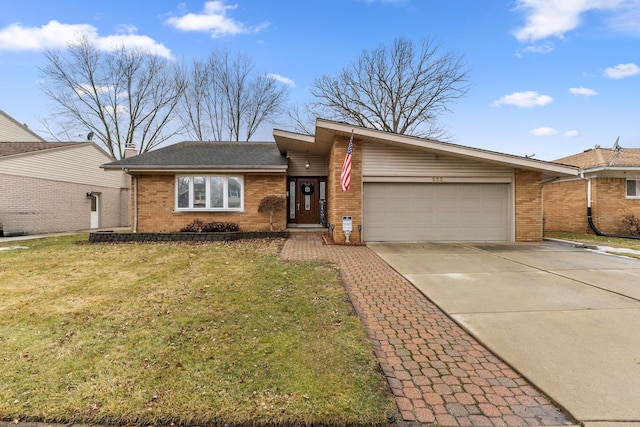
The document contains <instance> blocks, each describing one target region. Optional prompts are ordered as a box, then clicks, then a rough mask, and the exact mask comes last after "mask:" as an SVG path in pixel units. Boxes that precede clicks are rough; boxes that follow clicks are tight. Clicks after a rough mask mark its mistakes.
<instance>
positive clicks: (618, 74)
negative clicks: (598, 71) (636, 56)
mask: <svg viewBox="0 0 640 427" xmlns="http://www.w3.org/2000/svg"><path fill="white" fill-rule="evenodd" d="M636 74H640V67H638V66H637V65H636V64H618V65H616V66H615V67H609V68H607V69H606V70H604V75H605V76H607V77H609V78H612V79H623V78H625V77H631V76H635V75H636Z"/></svg>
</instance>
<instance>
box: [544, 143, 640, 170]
mask: <svg viewBox="0 0 640 427" xmlns="http://www.w3.org/2000/svg"><path fill="white" fill-rule="evenodd" d="M555 162H556V163H562V164H565V165H571V166H577V167H579V168H582V169H591V168H597V167H605V166H609V167H640V148H619V149H617V150H614V149H610V148H600V147H597V148H594V149H590V150H585V151H584V152H582V153H578V154H574V155H572V156H568V157H563V158H562V159H558V160H555Z"/></svg>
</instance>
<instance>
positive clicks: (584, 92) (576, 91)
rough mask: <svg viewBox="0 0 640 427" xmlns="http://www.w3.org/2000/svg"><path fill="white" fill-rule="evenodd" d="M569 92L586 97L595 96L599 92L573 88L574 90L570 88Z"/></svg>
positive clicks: (584, 88)
mask: <svg viewBox="0 0 640 427" xmlns="http://www.w3.org/2000/svg"><path fill="white" fill-rule="evenodd" d="M569 92H571V93H572V94H574V95H584V96H594V95H597V94H598V92H596V91H595V90H593V89H588V88H586V87H572V88H569Z"/></svg>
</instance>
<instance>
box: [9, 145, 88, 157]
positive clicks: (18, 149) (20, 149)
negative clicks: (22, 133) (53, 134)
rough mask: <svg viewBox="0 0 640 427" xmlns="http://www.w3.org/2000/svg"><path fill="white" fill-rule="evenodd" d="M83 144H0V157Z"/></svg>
mask: <svg viewBox="0 0 640 427" xmlns="http://www.w3.org/2000/svg"><path fill="white" fill-rule="evenodd" d="M78 144H84V143H83V142H0V157H4V156H11V155H14V154H22V153H30V152H34V151H41V150H51V149H52V148H61V147H68V146H71V145H78Z"/></svg>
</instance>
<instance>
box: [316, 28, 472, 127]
mask: <svg viewBox="0 0 640 427" xmlns="http://www.w3.org/2000/svg"><path fill="white" fill-rule="evenodd" d="M469 88H470V84H469V80H468V72H467V71H466V67H465V64H464V63H463V61H462V58H461V57H458V56H456V55H454V54H453V53H450V52H445V53H442V54H441V53H440V45H439V44H438V43H437V42H436V41H435V40H434V39H432V38H431V39H424V40H422V41H421V42H420V43H419V45H418V46H417V47H416V46H414V43H413V42H412V41H411V40H406V39H403V38H399V39H396V40H395V41H394V42H393V45H392V46H390V47H389V46H385V45H383V46H380V47H378V48H377V49H374V50H372V51H363V53H362V54H361V55H360V57H359V58H358V60H357V61H355V62H352V63H350V64H349V65H347V66H346V67H345V68H344V69H343V70H342V71H341V72H340V73H339V74H338V76H337V77H331V76H322V77H320V78H316V79H314V81H313V82H312V84H311V88H310V91H311V94H312V95H313V96H314V98H315V100H314V101H313V102H311V104H310V106H311V108H312V109H313V110H314V111H315V112H316V114H317V115H321V116H324V117H326V118H328V119H333V120H337V121H344V122H348V123H352V124H355V125H358V126H363V127H368V128H374V129H380V130H385V131H389V132H394V133H399V134H409V135H414V136H421V137H431V138H443V137H445V132H444V130H443V129H442V128H441V127H440V126H439V125H438V121H437V118H438V116H440V115H441V114H443V113H445V112H448V111H450V110H449V104H450V103H451V102H453V101H455V100H457V99H459V98H461V97H463V96H464V95H466V94H467V92H468V91H469Z"/></svg>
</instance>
